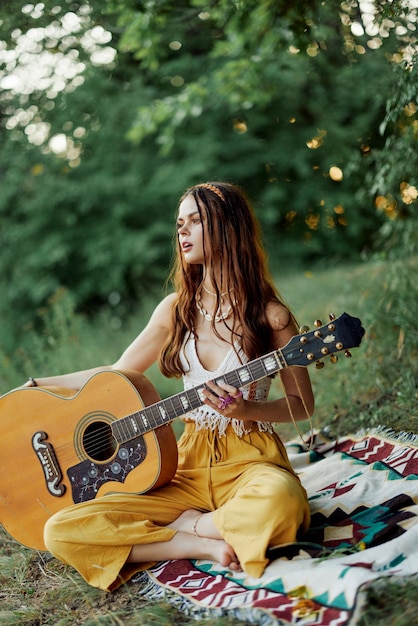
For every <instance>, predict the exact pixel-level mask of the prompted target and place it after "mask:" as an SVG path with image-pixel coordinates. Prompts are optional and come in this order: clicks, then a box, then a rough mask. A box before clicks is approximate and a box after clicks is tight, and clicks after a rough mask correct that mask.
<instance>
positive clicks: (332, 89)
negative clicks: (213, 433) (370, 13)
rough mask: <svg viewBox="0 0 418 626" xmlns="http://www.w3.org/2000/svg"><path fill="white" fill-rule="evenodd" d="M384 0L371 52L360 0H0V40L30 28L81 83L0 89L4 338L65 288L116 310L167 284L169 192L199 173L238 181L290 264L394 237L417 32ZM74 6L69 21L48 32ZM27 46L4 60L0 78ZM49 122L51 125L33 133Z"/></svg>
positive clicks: (409, 168)
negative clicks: (57, 142) (359, 24)
mask: <svg viewBox="0 0 418 626" xmlns="http://www.w3.org/2000/svg"><path fill="white" fill-rule="evenodd" d="M389 4H390V5H391V6H390V7H389V6H388V5H387V3H381V4H380V5H379V10H378V13H377V14H376V20H377V23H380V24H381V26H382V28H386V30H387V35H388V36H386V35H385V36H384V37H382V38H381V47H380V48H378V49H371V48H369V47H368V45H367V43H368V41H369V40H370V37H369V36H366V35H364V36H358V37H357V39H356V38H355V37H354V36H353V34H352V32H351V24H352V23H353V21H358V20H359V19H360V18H359V15H360V14H359V13H358V11H357V9H358V7H357V5H356V3H350V4H349V3H344V4H343V5H341V7H339V5H338V6H336V7H334V6H330V5H329V3H318V2H314V3H308V4H307V3H303V2H293V3H290V5H289V3H284V2H270V1H269V0H263V1H262V2H256V1H255V0H252V1H251V2H246V3H243V2H238V1H237V2H233V3H231V2H229V1H227V0H221V1H220V2H217V3H215V4H210V5H209V4H208V3H207V2H204V1H203V0H185V1H184V2H182V3H180V4H179V3H176V2H172V1H171V0H159V1H155V2H154V1H153V2H136V1H133V0H129V1H127V2H121V1H120V0H107V1H106V2H98V1H97V0H90V2H89V3H86V2H64V1H62V2H60V3H58V4H57V3H56V2H55V1H52V0H50V1H47V2H45V3H44V8H43V9H42V10H40V9H37V8H36V7H38V5H36V6H35V5H33V8H32V9H28V8H27V7H30V6H31V5H24V3H22V7H21V8H23V7H26V8H25V11H24V12H20V11H18V10H16V8H17V7H16V6H14V7H13V10H12V9H11V5H9V4H6V5H4V6H3V5H2V7H1V9H0V19H1V20H3V31H4V35H3V38H4V42H5V43H4V45H5V46H7V49H8V51H9V52H12V51H13V50H17V49H18V46H19V45H22V44H21V42H20V39H19V36H18V33H19V32H21V33H25V32H26V31H28V30H29V29H31V28H33V27H36V28H37V29H38V31H37V33H38V36H39V41H38V43H37V51H38V52H37V54H40V53H41V52H44V51H47V50H52V51H53V52H54V55H55V57H57V56H60V55H64V57H65V58H66V59H67V61H68V62H69V59H70V58H71V54H73V56H74V58H77V59H79V60H80V61H82V62H83V63H84V64H85V69H84V70H83V72H82V74H80V75H77V76H76V77H75V78H80V76H81V77H82V80H80V81H78V82H75V79H74V78H68V79H66V80H67V83H66V85H65V87H62V88H61V89H60V90H57V92H56V93H54V94H51V90H50V89H41V88H33V90H32V91H30V90H29V91H30V92H28V93H22V92H19V91H15V92H14V91H13V89H10V88H7V89H5V90H3V91H2V93H1V94H0V112H1V116H2V118H1V120H2V121H1V122H0V133H1V138H2V141H1V148H0V183H1V188H2V193H1V195H0V248H1V250H2V254H1V256H0V286H1V287H2V299H1V302H0V312H1V315H2V324H3V326H4V327H5V328H7V329H8V331H7V333H6V335H7V341H8V343H9V345H10V346H12V345H13V343H14V342H16V341H17V331H18V327H19V326H20V327H22V326H24V324H26V323H27V322H29V321H31V320H32V319H33V317H34V315H36V311H37V309H38V308H39V307H42V306H43V305H44V304H45V303H46V301H47V299H48V298H49V297H51V296H52V295H53V294H54V293H55V292H56V291H57V290H59V289H60V288H61V287H63V288H65V289H67V290H69V291H70V292H71V294H72V297H73V298H74V302H75V306H76V309H77V310H80V311H85V312H88V313H90V314H94V313H95V312H96V311H97V310H99V309H100V308H101V307H104V306H105V307H109V306H110V307H113V306H114V303H116V302H117V303H118V304H117V305H116V308H117V314H118V315H119V316H121V317H122V318H124V317H126V316H127V315H128V314H129V312H130V311H132V310H133V309H134V308H135V307H136V303H137V302H138V301H141V300H142V298H144V296H145V295H146V294H148V293H150V292H151V293H160V290H161V285H162V283H163V281H164V278H165V276H166V273H167V266H168V264H169V259H170V256H171V245H170V241H171V237H172V233H173V224H174V213H175V208H176V201H177V198H178V197H179V195H180V194H181V193H182V192H183V190H184V189H185V188H186V187H187V186H188V185H190V184H193V183H195V182H196V181H200V180H208V179H212V180H214V179H226V180H231V181H234V182H237V183H239V184H242V186H243V187H244V188H245V189H246V190H247V191H248V192H249V195H250V197H252V198H253V199H254V201H255V204H256V210H257V213H258V215H259V217H260V220H261V222H262V226H263V228H264V232H265V238H266V243H267V246H268V249H269V250H270V251H271V252H272V255H271V257H272V263H273V266H274V269H276V270H278V268H280V267H281V265H282V264H283V262H284V261H288V260H289V259H292V261H293V262H297V261H298V262H300V263H301V264H303V263H306V262H311V261H313V260H317V259H318V258H333V259H337V258H340V259H341V258H344V259H348V258H350V257H351V258H356V257H357V256H358V254H359V253H360V252H362V253H364V252H370V251H371V250H373V246H374V245H376V242H380V241H381V240H380V239H379V238H378V235H379V236H380V235H382V236H385V237H386V238H388V237H391V236H395V235H396V237H399V238H400V241H401V239H402V237H403V235H402V233H404V232H405V230H406V229H408V230H411V228H410V227H409V226H408V224H409V217H410V216H411V215H412V214H413V212H414V211H415V210H416V199H414V198H413V197H412V196H411V195H410V196H408V197H409V198H411V197H412V201H411V203H410V204H405V202H404V199H405V197H406V196H405V193H406V192H407V191H408V190H409V192H410V194H411V193H412V194H413V190H414V189H416V187H415V184H416V181H415V178H414V177H415V172H416V169H417V168H416V165H417V163H416V158H417V157H416V154H418V152H417V151H416V138H417V135H416V109H414V108H413V106H412V105H413V104H414V103H416V84H417V81H416V68H415V66H414V65H413V64H411V66H410V67H409V68H405V66H403V65H401V64H400V63H398V60H399V56H400V54H401V52H400V51H401V50H402V48H405V47H406V46H407V45H408V43H410V41H411V38H412V37H413V35H408V32H411V31H408V29H406V33H407V34H403V35H400V34H397V32H395V27H397V26H399V25H402V23H404V24H405V23H407V16H405V15H403V12H402V7H401V3H397V2H394V3H389ZM39 6H41V5H39ZM70 9H71V12H72V14H73V15H77V16H78V17H79V23H78V25H77V26H74V28H73V31H74V32H71V34H70V35H69V34H64V33H61V35H59V34H56V32H55V31H54V30H53V28H52V26H53V27H54V28H56V27H57V24H63V23H65V16H66V14H67V12H68V11H69V10H70ZM340 10H341V14H340ZM388 17H390V20H391V21H390V24H391V25H390V26H388V24H389V22H387V20H388ZM99 25H100V26H102V27H103V28H104V29H105V31H106V32H108V33H112V36H113V40H112V42H110V44H109V45H112V46H114V47H117V48H118V55H117V57H116V59H115V61H112V62H109V63H107V64H104V65H102V66H98V65H97V64H96V62H95V61H94V55H93V52H92V51H93V49H96V48H98V49H101V48H103V47H105V44H104V43H103V44H101V43H100V44H99V43H97V42H96V43H93V42H92V35H91V33H92V32H93V31H94V27H95V26H99ZM47 27H48V28H49V29H48V28H47ZM42 29H44V30H42ZM401 32H403V31H401V30H400V29H398V33H401ZM41 34H42V37H41ZM55 35H56V38H55V39H54V36H55ZM408 37H409V39H408ZM372 41H374V39H373V38H372ZM19 42H20V43H19ZM95 46H96V48H95ZM66 55H67V56H66ZM27 56H28V55H26V57H25V56H24V55H23V54H21V55H20V56H18V57H17V58H16V59H15V61H13V62H12V61H11V60H10V59H11V58H12V57H10V59H9V61H8V62H7V63H6V62H5V61H3V62H1V61H0V81H1V80H2V79H3V77H4V76H5V75H6V73H7V72H10V71H12V72H13V71H14V69H15V68H14V66H13V64H14V63H15V67H18V66H19V64H23V63H24V61H25V62H26V61H27ZM29 56H30V55H29ZM1 58H2V57H1ZM392 60H396V63H397V65H396V67H397V73H396V76H397V85H396V91H394V89H393V83H394V76H395V74H394V72H393V70H392V66H393V64H392ZM77 71H79V70H77ZM82 81H84V82H82ZM81 82H82V84H81ZM42 125H45V128H46V130H47V136H46V138H45V139H44V140H39V141H38V142H35V143H31V142H28V137H30V138H32V137H33V135H31V133H33V130H34V128H37V127H42ZM381 132H384V133H385V134H384V135H383V136H382V135H381ZM57 136H58V137H61V139H62V137H64V138H65V140H66V149H64V150H63V151H62V152H61V153H59V152H53V151H52V149H51V147H50V144H49V139H50V138H54V137H55V138H56V137H57ZM332 166H334V167H338V168H340V170H341V172H342V180H338V179H335V178H334V179H333V177H332V176H331V174H330V168H331V167H332ZM337 178H338V177H337ZM405 184H407V185H409V187H408V188H407V187H405ZM402 185H403V186H402ZM382 198H383V199H384V202H383V205H382ZM391 198H393V199H394V202H395V203H396V210H395V214H394V215H392V214H390V211H391V207H392V206H393V204H392V203H391ZM378 200H379V202H378ZM375 202H376V204H375ZM382 206H383V208H382ZM388 216H389V217H390V218H393V217H395V218H396V219H391V220H390V222H388ZM400 217H407V218H408V220H405V221H402V222H399V218H400ZM388 223H389V226H388ZM382 225H383V227H384V230H381V228H382ZM395 231H396V232H395ZM411 236H412V235H411ZM16 318H19V320H20V324H19V325H17V324H16Z"/></svg>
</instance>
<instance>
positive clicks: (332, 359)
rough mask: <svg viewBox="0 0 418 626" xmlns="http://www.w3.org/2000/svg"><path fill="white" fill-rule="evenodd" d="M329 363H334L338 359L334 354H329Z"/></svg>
mask: <svg viewBox="0 0 418 626" xmlns="http://www.w3.org/2000/svg"><path fill="white" fill-rule="evenodd" d="M329 360H330V361H331V363H336V362H337V361H338V357H337V355H336V354H331V356H330V359H329Z"/></svg>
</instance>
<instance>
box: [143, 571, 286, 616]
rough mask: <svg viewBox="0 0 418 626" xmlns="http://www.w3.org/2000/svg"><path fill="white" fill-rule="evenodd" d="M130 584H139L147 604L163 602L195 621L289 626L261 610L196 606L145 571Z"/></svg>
mask: <svg viewBox="0 0 418 626" xmlns="http://www.w3.org/2000/svg"><path fill="white" fill-rule="evenodd" d="M132 582H133V583H139V587H140V588H139V595H141V596H144V597H145V598H146V600H147V602H150V603H152V602H165V603H166V604H169V605H170V606H172V607H174V608H175V609H177V610H178V611H181V612H182V613H183V614H184V615H186V616H187V617H192V618H193V619H195V620H196V621H198V620H206V619H208V618H212V619H213V618H222V617H224V618H225V617H228V618H231V617H233V618H235V619H238V620H240V621H243V622H247V623H249V624H257V625H258V626H290V622H288V621H283V620H280V619H276V618H274V617H272V616H271V615H268V613H266V612H265V611H263V610H262V609H250V608H245V609H240V608H235V609H229V608H228V609H221V608H218V607H213V608H212V607H206V606H203V605H196V604H194V602H192V600H189V599H188V598H186V597H184V596H182V595H179V594H178V593H175V592H174V591H171V590H170V589H167V588H166V587H161V586H160V585H158V584H157V583H156V582H154V581H153V580H152V578H151V574H150V573H148V572H147V571H144V572H140V573H139V574H137V575H136V576H135V577H134V578H133V579H132Z"/></svg>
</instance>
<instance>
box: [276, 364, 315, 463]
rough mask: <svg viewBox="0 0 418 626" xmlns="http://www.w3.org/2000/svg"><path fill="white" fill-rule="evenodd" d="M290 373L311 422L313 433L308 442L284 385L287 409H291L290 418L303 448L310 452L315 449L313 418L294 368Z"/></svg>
mask: <svg viewBox="0 0 418 626" xmlns="http://www.w3.org/2000/svg"><path fill="white" fill-rule="evenodd" d="M290 371H291V372H292V376H293V380H294V381H295V383H296V387H297V389H298V392H299V397H300V399H301V400H302V404H303V408H304V410H305V413H306V418H307V419H308V420H309V430H310V431H311V432H310V435H309V439H308V441H305V439H304V438H303V435H302V433H301V432H300V429H299V426H298V423H297V421H296V420H295V417H294V415H293V411H292V407H291V406H290V402H289V398H288V397H287V394H286V391H285V389H284V387H283V385H282V389H283V391H284V397H285V398H286V403H287V408H288V409H289V413H290V416H291V418H292V422H293V426H294V427H295V429H296V431H297V433H298V435H299V438H300V439H301V441H302V444H303V447H304V448H305V449H306V451H307V452H310V451H311V450H312V448H313V442H314V432H313V424H312V418H311V416H310V414H309V411H308V407H307V406H306V402H305V400H304V397H303V394H302V392H301V389H300V385H299V383H298V380H297V378H296V375H295V372H294V371H293V370H292V368H290Z"/></svg>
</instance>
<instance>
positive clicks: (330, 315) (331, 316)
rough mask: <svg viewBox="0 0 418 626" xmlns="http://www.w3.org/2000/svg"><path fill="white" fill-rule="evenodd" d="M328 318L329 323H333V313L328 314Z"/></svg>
mask: <svg viewBox="0 0 418 626" xmlns="http://www.w3.org/2000/svg"><path fill="white" fill-rule="evenodd" d="M328 317H329V321H330V322H333V321H334V320H335V315H334V313H330V314H329V315H328Z"/></svg>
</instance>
